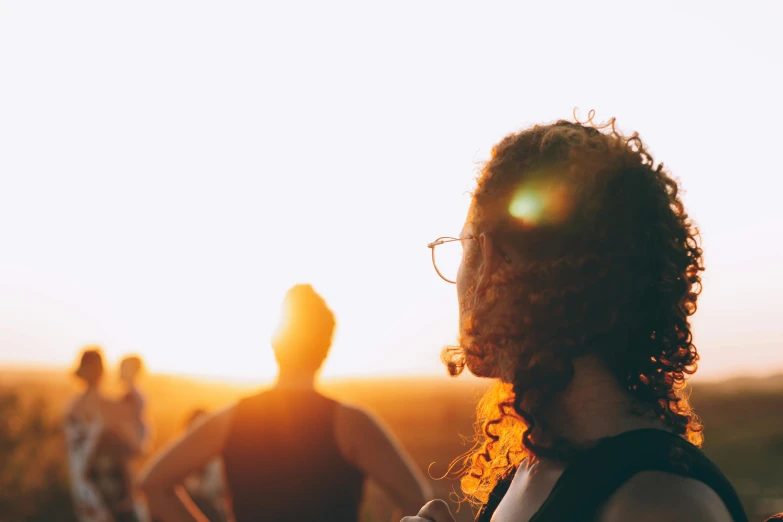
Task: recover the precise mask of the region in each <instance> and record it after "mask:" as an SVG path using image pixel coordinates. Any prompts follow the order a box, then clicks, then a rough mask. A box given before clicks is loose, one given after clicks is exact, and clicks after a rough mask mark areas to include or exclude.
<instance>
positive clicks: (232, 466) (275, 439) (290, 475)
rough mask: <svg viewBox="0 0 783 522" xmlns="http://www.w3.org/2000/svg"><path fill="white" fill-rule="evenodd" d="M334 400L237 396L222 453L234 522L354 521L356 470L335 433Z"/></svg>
mask: <svg viewBox="0 0 783 522" xmlns="http://www.w3.org/2000/svg"><path fill="white" fill-rule="evenodd" d="M338 406H339V405H338V404H337V403H336V402H335V401H333V400H330V399H327V398H326V397H323V396H322V395H320V394H318V393H317V392H315V391H314V390H281V389H276V390H272V391H268V392H264V393H261V394H259V395H255V396H253V397H249V398H247V399H244V400H242V401H240V403H239V404H238V405H237V407H236V410H235V413H234V420H233V425H232V426H231V428H230V431H229V433H228V437H227V440H226V444H225V447H224V453H223V458H224V462H225V470H226V478H227V480H228V483H229V487H230V489H231V492H232V498H233V504H234V505H233V510H234V515H235V517H236V520H237V522H244V521H246V520H258V519H259V518H260V517H263V518H265V519H269V520H276V521H280V522H285V521H287V520H291V521H293V520H296V521H299V522H307V521H308V520H314V521H315V520H318V521H330V520H334V521H341V522H342V521H346V522H348V521H354V520H357V519H358V509H359V504H360V502H361V495H362V487H363V482H364V476H363V473H362V472H361V471H359V470H358V469H357V468H356V467H355V466H353V465H352V464H351V463H349V462H348V460H347V459H346V458H345V457H344V456H343V453H342V452H341V449H340V446H339V443H338V441H337V439H336V436H335V415H336V412H337V408H338ZM303 499H306V500H304V501H303Z"/></svg>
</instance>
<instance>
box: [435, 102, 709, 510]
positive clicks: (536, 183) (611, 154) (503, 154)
mask: <svg viewBox="0 0 783 522" xmlns="http://www.w3.org/2000/svg"><path fill="white" fill-rule="evenodd" d="M592 117H593V113H592V111H591V114H590V117H589V119H588V121H586V122H579V121H576V122H569V121H563V120H561V121H557V122H556V123H553V124H549V125H536V126H534V127H532V128H529V129H527V130H524V131H521V132H519V133H515V134H510V135H508V136H506V137H505V138H504V139H503V140H502V141H501V142H500V143H498V144H497V145H496V146H495V147H494V148H493V150H492V154H491V158H490V159H489V161H488V162H486V164H484V166H483V168H482V169H481V171H480V174H479V177H478V180H477V186H476V190H475V192H474V193H473V200H472V206H471V209H472V210H471V216H470V219H471V220H472V222H474V223H478V224H479V225H480V226H481V228H482V230H485V231H487V232H489V233H490V234H491V235H492V236H493V238H495V241H496V242H497V243H498V244H499V245H502V247H503V248H508V249H513V250H514V251H515V252H516V253H518V254H519V256H518V257H519V258H520V259H522V261H521V262H515V263H513V264H508V265H506V266H503V267H501V268H500V269H499V270H498V271H497V273H495V274H494V275H493V276H492V280H491V281H490V283H489V285H488V286H487V289H486V291H485V292H484V293H483V294H482V295H480V296H478V295H474V299H472V300H471V302H472V303H473V304H472V306H469V307H468V309H466V310H463V318H462V326H461V335H460V342H459V346H456V347H449V348H446V349H445V350H444V352H443V360H444V363H446V364H447V366H448V368H449V372H450V373H451V374H452V375H457V374H459V373H461V372H462V370H463V369H464V368H465V366H467V367H468V368H469V369H470V371H471V372H472V373H474V374H477V375H479V376H492V377H498V375H497V372H495V371H494V370H493V368H494V367H497V366H499V365H501V366H503V372H504V375H507V377H506V378H502V379H500V380H501V382H499V383H498V384H497V385H496V386H495V387H494V388H492V389H491V390H490V391H489V392H488V393H487V395H485V397H484V398H483V399H482V401H481V403H480V404H479V405H478V408H477V409H478V419H477V424H476V426H477V440H476V446H475V447H474V448H473V449H472V450H471V451H469V452H468V453H467V454H466V455H465V456H463V457H464V466H463V468H462V471H461V474H462V479H461V484H462V490H463V492H464V494H465V496H466V499H468V500H469V501H471V502H473V503H474V504H484V503H486V501H487V500H488V498H489V494H490V493H491V491H492V489H493V488H494V486H495V485H496V484H497V482H498V481H499V480H501V479H503V478H504V477H506V476H507V475H509V474H510V473H511V472H512V471H513V470H514V469H515V468H516V467H517V466H519V465H520V464H521V463H522V462H523V461H525V459H527V462H532V460H533V459H535V458H536V457H542V456H545V457H553V458H561V459H568V458H569V457H570V456H571V455H572V454H573V452H575V451H578V449H577V448H574V447H571V446H569V444H568V442H567V441H565V440H563V439H557V438H554V437H549V438H547V439H546V440H547V442H548V444H546V445H544V444H540V443H539V442H540V440H539V441H538V442H537V441H536V440H534V439H535V437H534V436H533V433H534V432H533V429H534V427H535V428H537V431H536V432H535V433H536V434H540V433H546V429H547V426H546V425H545V423H543V422H542V420H541V419H540V415H539V413H540V412H541V411H542V409H543V408H544V407H545V406H546V404H547V403H548V402H549V401H551V400H552V399H553V398H554V397H555V396H557V395H558V394H559V393H560V392H562V391H563V390H564V389H565V388H566V387H567V386H568V384H569V382H570V381H571V378H572V377H573V373H574V367H573V361H574V359H575V358H576V357H578V356H581V355H596V356H598V357H599V358H600V360H601V361H603V363H604V364H605V365H606V367H607V368H608V369H609V370H610V371H611V373H612V374H613V376H614V377H615V378H616V380H617V381H618V382H619V383H620V384H621V385H622V386H624V387H625V388H626V389H627V390H628V392H629V393H630V395H631V397H632V399H633V401H634V405H635V410H638V411H637V413H640V414H642V413H647V414H654V415H655V416H657V417H658V418H660V419H661V420H662V421H664V422H665V423H666V424H667V425H668V426H669V427H670V428H671V429H672V431H673V432H675V433H677V434H679V435H681V436H683V437H685V438H687V439H688V440H690V441H691V442H692V443H694V444H696V445H700V444H701V442H702V425H701V423H700V421H699V419H698V417H697V416H696V415H695V413H694V412H693V410H692V408H691V406H690V404H689V402H688V398H687V396H686V393H685V392H686V390H685V386H686V383H685V377H686V375H690V374H693V373H694V372H695V371H696V363H697V361H698V354H697V351H696V347H695V346H694V344H693V342H692V335H691V328H690V323H689V317H690V316H691V315H692V314H693V313H695V311H696V300H697V297H698V295H699V293H700V292H701V277H700V273H701V272H702V271H703V270H704V266H703V261H702V250H701V248H700V241H699V235H698V230H697V229H696V227H695V226H694V225H693V223H692V222H691V220H690V219H689V217H688V215H687V214H686V212H685V209H684V207H683V204H682V202H681V200H680V197H679V188H678V185H677V182H676V181H675V180H674V179H673V178H672V177H671V175H670V174H669V173H668V172H667V171H666V170H664V167H663V165H662V164H660V163H658V164H656V163H655V162H654V160H653V158H652V156H651V155H650V153H649V152H648V151H647V149H646V148H645V146H644V144H643V143H642V140H641V139H640V138H639V135H638V134H637V133H634V134H632V135H630V136H625V135H623V134H621V133H620V132H619V131H618V130H617V129H616V128H615V124H614V119H612V120H610V121H609V123H607V124H605V125H596V124H594V123H593V121H592ZM471 291H475V290H474V289H471ZM500 302H502V306H500V305H499V303H500ZM501 308H502V309H503V310H502V313H503V315H502V320H500V322H498V321H497V320H496V321H493V322H488V321H484V320H483V318H484V317H486V314H487V313H488V312H490V311H493V313H495V314H497V313H499V309H501ZM542 438H543V437H542Z"/></svg>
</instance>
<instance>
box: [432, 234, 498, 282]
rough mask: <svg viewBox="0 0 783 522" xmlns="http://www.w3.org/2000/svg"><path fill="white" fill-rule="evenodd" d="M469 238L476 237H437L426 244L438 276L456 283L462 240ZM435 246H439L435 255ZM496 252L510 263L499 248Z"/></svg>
mask: <svg viewBox="0 0 783 522" xmlns="http://www.w3.org/2000/svg"><path fill="white" fill-rule="evenodd" d="M469 239H476V237H475V236H465V237H463V238H459V237H439V238H438V239H436V240H435V241H433V242H432V243H430V244H428V245H427V248H429V249H430V250H431V251H432V266H434V267H435V271H436V272H437V273H438V275H439V276H440V278H441V279H443V280H444V281H446V282H447V283H451V284H457V272H459V265H460V264H461V263H462V254H463V250H464V244H463V241H466V240H469ZM435 247H440V248H438V253H437V255H436V254H435ZM498 252H499V253H500V254H501V255H502V256H503V259H504V260H505V261H506V263H508V264H511V258H509V257H508V255H506V253H505V252H503V251H502V250H499V249H498Z"/></svg>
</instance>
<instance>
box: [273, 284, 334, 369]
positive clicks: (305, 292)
mask: <svg viewBox="0 0 783 522" xmlns="http://www.w3.org/2000/svg"><path fill="white" fill-rule="evenodd" d="M335 324H336V323H335V318H334V313H332V311H331V310H330V309H329V307H328V306H327V304H326V302H325V301H324V300H323V298H322V297H321V296H320V295H318V294H317V293H316V291H315V290H313V287H312V286H310V285H296V286H294V287H293V288H291V289H290V290H289V291H288V292H287V293H286V296H285V299H284V300H283V311H282V317H281V322H280V325H279V326H278V329H277V331H276V332H275V334H274V336H273V338H272V348H273V349H274V352H275V358H276V359H277V363H278V366H279V367H280V371H281V372H293V373H304V374H312V373H315V372H316V371H318V369H320V367H321V365H322V364H323V362H324V360H325V359H326V356H327V355H328V353H329V348H330V347H331V345H332V337H333V335H334V328H335Z"/></svg>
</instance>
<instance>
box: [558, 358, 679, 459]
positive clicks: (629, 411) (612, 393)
mask: <svg viewBox="0 0 783 522" xmlns="http://www.w3.org/2000/svg"><path fill="white" fill-rule="evenodd" d="M633 409H634V408H633V398H632V397H631V395H630V394H629V393H628V391H627V390H625V389H624V388H623V387H622V386H620V384H619V383H618V382H617V380H616V379H615V377H614V376H613V375H612V373H611V372H610V371H609V370H608V369H607V368H606V366H605V365H604V364H603V363H602V362H601V361H600V360H599V359H598V357H595V356H583V357H579V358H577V359H575V360H574V376H573V378H572V380H571V383H570V384H569V385H568V387H567V388H566V389H565V390H564V391H563V392H562V393H560V395H558V396H557V397H555V399H554V400H553V401H552V403H551V406H550V407H549V408H547V411H546V412H545V413H544V415H543V420H544V421H545V422H546V424H547V427H548V429H549V431H550V433H551V435H553V436H556V437H562V438H564V439H566V440H568V441H569V442H571V443H573V444H577V445H579V444H589V443H592V442H595V441H597V440H599V439H601V438H604V437H612V436H615V435H619V434H620V433H624V432H626V431H631V430H635V429H644V428H657V429H666V425H665V424H664V423H663V422H662V421H660V420H659V419H657V418H655V417H652V418H651V416H649V415H638V414H635V413H634V412H633Z"/></svg>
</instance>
